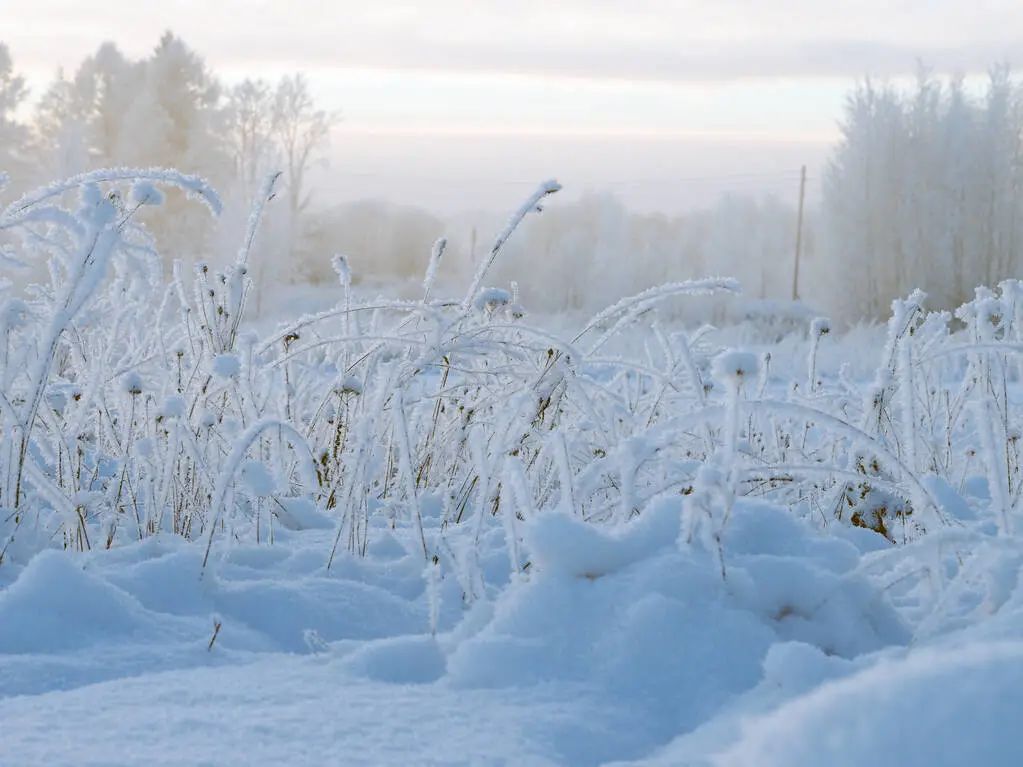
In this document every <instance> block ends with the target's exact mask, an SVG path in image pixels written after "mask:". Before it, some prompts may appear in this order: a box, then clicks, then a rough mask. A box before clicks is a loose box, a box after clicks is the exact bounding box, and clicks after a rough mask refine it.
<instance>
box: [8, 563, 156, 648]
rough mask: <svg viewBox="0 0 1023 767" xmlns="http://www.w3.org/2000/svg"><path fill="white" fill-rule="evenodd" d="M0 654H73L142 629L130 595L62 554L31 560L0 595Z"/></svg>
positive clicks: (143, 625)
mask: <svg viewBox="0 0 1023 767" xmlns="http://www.w3.org/2000/svg"><path fill="white" fill-rule="evenodd" d="M0 627H3V628H2V630H0V653H38V652H54V651H60V650H74V649H77V648H80V647H85V646H89V645H94V644H98V643H101V642H103V641H105V640H107V639H109V638H110V637H112V636H117V635H126V634H128V635H131V634H140V633H142V632H143V631H144V630H145V629H146V628H147V623H146V620H145V617H144V610H143V608H142V606H141V605H140V604H139V603H138V602H137V601H136V600H135V599H133V598H132V597H131V596H129V595H128V594H125V593H124V592H123V591H121V590H120V589H118V588H116V587H115V586H112V585H110V584H109V583H107V582H105V581H103V580H101V579H99V578H96V577H94V576H92V575H90V574H89V573H87V572H85V571H83V570H82V568H81V567H79V566H78V565H76V564H75V562H74V560H73V559H72V558H71V557H70V556H68V554H67V553H65V552H62V551H44V552H41V553H40V554H38V555H37V556H36V557H34V558H33V559H32V561H31V562H29V564H28V565H27V566H26V567H25V569H24V570H22V571H21V573H20V574H19V576H18V579H17V580H16V581H15V582H14V583H13V584H12V585H11V586H10V588H8V589H5V590H3V591H0Z"/></svg>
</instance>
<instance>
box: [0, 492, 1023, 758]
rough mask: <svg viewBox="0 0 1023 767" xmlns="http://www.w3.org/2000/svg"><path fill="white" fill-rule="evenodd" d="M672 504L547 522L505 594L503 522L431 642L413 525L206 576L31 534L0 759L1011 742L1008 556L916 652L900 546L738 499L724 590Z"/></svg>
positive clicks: (542, 753)
mask: <svg viewBox="0 0 1023 767" xmlns="http://www.w3.org/2000/svg"><path fill="white" fill-rule="evenodd" d="M680 510H681V503H680V502H679V501H677V500H665V501H662V502H659V503H657V504H654V505H652V506H651V507H650V508H649V509H648V510H647V512H646V513H645V514H644V515H642V516H641V517H639V518H637V519H636V520H634V521H632V522H629V523H627V524H624V525H619V526H617V527H608V528H603V527H601V528H598V527H595V526H593V525H590V524H587V523H585V522H583V521H581V520H579V519H578V518H576V517H574V516H572V515H570V514H568V513H564V512H558V511H551V512H546V513H544V514H541V515H537V516H536V517H535V518H534V519H533V520H531V521H530V522H529V523H528V524H527V525H526V526H525V530H524V531H523V535H522V539H523V540H522V544H523V546H524V549H525V553H526V555H528V556H529V557H530V562H531V566H530V568H529V569H528V571H527V572H528V574H526V575H519V576H517V577H516V578H515V579H513V581H512V582H511V583H509V582H508V559H507V555H506V554H505V552H504V534H505V531H504V530H503V529H502V526H501V525H500V524H499V523H497V522H493V523H492V525H491V526H490V527H487V528H486V529H484V531H483V533H482V536H483V539H482V543H481V550H482V552H483V554H482V558H483V563H482V566H483V568H484V570H485V572H486V574H487V577H488V582H493V583H495V584H497V585H496V586H495V587H494V588H493V589H492V590H491V591H490V592H489V593H488V598H486V599H483V600H480V601H477V602H475V603H474V604H473V605H472V606H466V605H465V604H464V603H463V598H462V591H461V588H460V587H459V585H458V584H456V583H454V582H453V581H452V580H451V579H449V578H446V579H444V580H442V581H441V583H440V589H439V591H440V614H439V630H438V633H437V634H436V636H432V635H431V634H430V633H429V625H430V621H429V604H428V599H427V593H426V586H425V580H424V578H423V568H422V555H421V552H417V551H416V547H415V539H414V537H413V535H412V533H411V531H410V530H406V529H404V528H402V527H400V526H399V527H398V528H396V529H391V528H390V527H388V526H386V525H383V524H381V525H380V526H379V528H378V529H375V530H374V533H373V535H372V536H371V541H372V544H371V547H370V550H369V552H368V555H367V556H366V557H365V558H358V557H353V556H351V555H345V556H344V557H340V558H338V559H337V560H335V562H334V564H333V566H332V567H331V569H330V570H327V569H326V567H325V554H326V552H327V551H328V549H329V543H330V537H331V532H330V531H329V530H317V529H304V530H302V531H300V532H290V531H288V530H282V531H280V532H279V533H278V539H277V541H276V542H275V544H274V545H273V546H267V545H262V546H257V545H235V546H232V547H227V546H224V547H217V548H215V549H214V553H213V555H212V557H211V564H210V566H209V567H208V568H207V570H206V571H205V572H204V573H203V571H202V569H201V558H202V552H201V550H200V549H199V548H198V547H196V546H195V545H194V544H190V543H186V542H184V541H182V540H180V539H179V538H177V537H174V536H170V535H158V536H155V537H153V538H149V539H146V540H145V541H143V542H141V543H138V544H132V545H128V546H123V547H121V548H118V549H114V550H111V551H103V552H96V553H84V554H72V553H68V552H62V551H52V550H51V551H45V552H43V553H41V554H39V555H37V556H36V557H34V558H33V559H32V560H30V561H29V563H28V564H27V565H26V566H24V567H23V568H21V569H20V570H19V571H18V572H17V573H16V576H15V577H13V580H12V581H10V582H7V583H6V585H5V587H4V588H3V589H2V591H0V627H2V628H0V721H2V722H3V723H4V725H3V737H2V738H0V764H3V765H76V766H81V765H172V764H174V765H176V764H197V765H198V764H203V765H263V764H266V765H270V764H289V765H325V764H367V765H370V764H395V765H397V764H410V763H413V762H414V763H417V764H481V765H488V764H494V765H503V764H526V765H529V764H537V765H542V764H579V765H591V764H602V763H607V762H612V761H615V760H620V761H625V762H628V761H630V760H646V763H649V764H708V765H712V764H713V765H717V764H721V765H816V764H834V765H845V764H849V765H853V764H857V765H858V764H878V765H882V764H892V765H894V764H899V765H915V764H919V765H944V764H948V765H952V764H986V765H1002V764H1005V765H1009V764H1018V763H1020V760H1021V759H1023V734H1021V733H1020V731H1019V729H1018V727H1014V726H1013V723H1014V722H1017V721H1018V718H1019V712H1020V711H1021V710H1023V697H1021V695H1023V693H1021V690H1023V642H1021V641H1019V640H1018V639H1014V638H1013V634H1014V633H1016V636H1017V637H1018V629H1019V628H1020V627H1021V626H1023V620H1021V616H1023V594H1021V593H1020V589H1019V588H1018V584H1016V582H1015V577H1016V576H1017V575H1018V565H1019V562H1018V560H1016V561H1015V565H1016V571H1015V573H1013V574H1012V576H1013V577H1012V578H1011V579H1010V580H1011V586H1010V588H1009V596H1008V597H1007V598H1006V599H1005V601H1004V603H1003V604H1002V605H1001V608H1000V609H999V610H998V611H997V612H996V613H995V615H993V616H992V617H991V618H990V620H988V621H987V622H986V623H984V624H983V628H979V627H978V626H977V625H971V626H967V627H965V628H956V629H954V630H948V631H939V632H937V633H936V634H935V636H934V637H932V638H931V639H930V640H928V641H927V642H925V643H923V645H922V646H917V645H916V644H910V639H911V631H910V626H909V624H908V621H907V619H906V618H905V617H904V616H900V614H899V611H898V610H896V608H894V607H893V606H892V604H891V603H890V602H889V600H888V599H887V597H886V595H885V594H884V593H883V592H882V591H881V590H879V589H878V588H877V586H876V585H875V584H873V583H872V582H871V581H870V580H869V579H868V578H866V577H865V576H864V575H863V574H862V572H863V569H864V562H865V561H868V560H869V559H870V558H871V557H877V556H879V555H880V556H883V555H884V554H885V553H886V552H890V551H891V550H892V549H891V548H890V547H889V545H888V544H887V542H885V541H884V540H883V539H881V538H880V536H876V535H875V534H873V533H869V532H866V531H856V532H857V533H859V532H862V533H863V534H862V535H859V534H857V535H854V536H848V538H849V539H848V540H844V539H843V538H842V537H838V536H834V535H830V534H828V535H825V534H821V533H820V532H818V531H815V530H813V529H812V528H810V527H809V526H807V525H805V524H804V523H802V522H800V521H798V520H796V519H795V518H793V517H792V515H791V514H790V513H789V512H787V511H785V510H783V509H781V508H779V507H775V506H772V505H769V504H766V503H762V502H756V501H750V500H745V501H740V502H739V503H738V504H737V505H736V507H735V509H734V510H733V516H732V520H731V522H730V524H729V526H728V528H727V530H726V538H725V540H724V542H723V543H724V551H725V562H724V565H725V568H726V577H725V578H724V579H722V577H721V574H720V566H719V565H720V563H719V562H718V561H717V559H716V554H715V553H713V552H708V551H704V550H703V549H702V548H701V547H699V546H697V545H691V544H688V543H686V542H685V541H684V540H680V525H679V520H680ZM424 524H425V525H426V527H427V533H428V534H429V533H430V532H431V526H432V525H433V526H435V525H436V521H435V520H431V518H429V517H427V518H426V519H425V520H424ZM2 572H3V573H4V577H5V578H8V579H10V578H11V572H12V569H11V568H5V569H4V570H3V571H2ZM200 573H202V575H201V577H200ZM216 625H219V626H220V628H219V630H216V638H215V640H214V641H213V643H212V647H210V646H209V645H210V640H211V638H212V637H213V636H214V633H215V626H216Z"/></svg>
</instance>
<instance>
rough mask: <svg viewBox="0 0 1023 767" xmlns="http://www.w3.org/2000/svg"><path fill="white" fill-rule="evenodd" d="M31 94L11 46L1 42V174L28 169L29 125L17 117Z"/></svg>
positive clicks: (17, 174) (13, 174) (19, 173)
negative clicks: (8, 48) (10, 49)
mask: <svg viewBox="0 0 1023 767" xmlns="http://www.w3.org/2000/svg"><path fill="white" fill-rule="evenodd" d="M27 95H28V89H27V88H26V87H25V80H24V78H23V77H20V76H19V75H16V74H15V73H14V64H13V62H12V61H11V55H10V53H9V51H8V50H7V47H6V46H5V45H4V44H3V43H0V173H7V174H9V175H10V177H11V178H12V179H18V178H20V177H21V176H22V175H23V174H24V172H25V170H26V168H27V164H28V163H27V157H26V156H25V150H26V149H27V144H28V138H29V133H28V128H26V127H25V125H23V124H22V123H21V122H20V121H19V120H18V117H17V111H18V108H19V107H20V106H21V104H22V103H23V102H24V100H25V97H26V96H27Z"/></svg>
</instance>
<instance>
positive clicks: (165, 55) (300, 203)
mask: <svg viewBox="0 0 1023 767" xmlns="http://www.w3.org/2000/svg"><path fill="white" fill-rule="evenodd" d="M32 96H33V101H34V105H30V103H29V93H28V91H27V89H26V87H25V82H24V79H23V78H21V77H19V76H18V75H17V73H16V71H15V67H14V64H13V62H12V61H11V58H10V56H9V54H8V52H7V49H6V48H5V47H4V46H3V43H2V41H0V168H3V169H4V170H5V171H7V173H8V175H9V182H10V186H11V188H12V189H13V190H14V191H16V192H25V191H27V190H29V189H31V188H33V187H36V186H39V185H42V184H44V183H47V182H49V181H50V180H51V179H53V178H66V177H70V176H73V175H75V174H79V173H84V172H86V171H89V170H94V169H98V168H104V167H115V166H131V167H153V166H160V167H173V168H177V169H180V170H181V171H182V172H186V173H201V174H202V175H203V177H204V178H208V179H209V180H210V182H211V183H212V184H214V185H215V186H216V188H217V189H218V190H219V191H220V193H221V195H222V196H223V199H224V204H225V216H224V217H223V218H222V219H221V220H220V221H219V225H218V226H216V227H215V226H213V224H212V222H211V221H210V220H209V218H208V217H205V216H203V215H202V214H201V213H200V212H198V211H197V210H196V209H195V208H194V206H191V205H188V204H186V203H185V201H184V200H183V199H181V198H180V196H178V195H173V194H172V195H171V196H170V197H169V198H168V200H167V203H166V205H167V210H168V212H169V213H170V214H171V215H170V216H167V217H160V218H154V219H153V220H150V221H147V224H148V226H149V229H150V230H151V231H152V232H153V233H154V234H155V235H156V236H157V237H158V239H159V240H160V242H161V246H162V247H163V248H164V250H165V251H166V252H168V253H172V254H174V255H175V256H178V257H185V256H187V257H189V258H198V257H203V256H204V255H205V254H208V253H213V252H217V251H220V250H222V249H223V248H224V247H225V246H226V244H227V243H229V242H235V241H237V240H238V239H239V238H240V237H241V235H242V233H243V232H244V231H245V224H246V216H247V211H248V201H249V200H250V199H251V197H252V195H253V194H255V192H256V189H257V188H258V186H259V184H260V183H261V181H262V179H263V177H264V176H265V175H266V174H267V173H268V172H270V171H271V170H274V171H281V172H282V177H281V180H280V184H279V187H278V191H279V194H280V196H281V198H282V200H283V203H284V204H280V205H276V206H274V207H273V209H272V210H269V211H267V216H268V221H267V224H268V227H267V230H268V233H269V234H270V239H269V240H268V241H267V245H268V248H269V249H272V250H273V252H274V253H275V254H276V260H278V261H281V260H283V261H284V262H285V264H286V263H287V261H289V260H290V259H291V258H293V257H294V256H295V254H296V244H297V242H298V239H299V237H300V234H301V231H302V224H303V221H302V218H303V215H304V214H305V212H306V210H307V208H308V206H309V202H310V191H311V190H310V186H309V182H308V174H309V172H310V170H311V168H312V167H313V166H314V164H315V163H317V162H319V161H320V160H321V159H322V156H321V150H322V149H323V146H324V144H325V142H326V141H327V138H328V133H329V130H330V126H331V124H332V122H333V121H334V119H335V117H334V115H331V114H329V113H327V112H325V111H324V110H322V109H319V108H318V107H317V105H316V104H315V102H314V100H313V98H312V95H311V94H310V90H309V87H308V84H307V82H306V80H305V78H304V77H303V76H302V75H301V74H294V75H285V76H283V77H281V78H280V79H279V80H278V81H277V82H275V83H271V82H267V81H264V80H252V79H247V80H244V81H242V82H240V83H238V84H236V85H234V86H231V87H228V86H225V85H224V84H223V83H222V82H221V81H220V80H219V79H218V78H217V77H216V76H215V74H214V73H213V72H211V71H210V70H209V68H208V67H207V66H206V64H205V62H204V61H203V59H202V58H201V57H200V56H199V55H198V54H197V53H196V52H195V51H193V50H191V49H190V48H189V47H188V46H187V45H186V44H185V42H184V41H183V40H181V39H180V38H178V37H176V36H175V35H173V34H171V33H169V32H168V33H166V34H165V35H164V36H163V37H162V38H161V39H160V41H159V43H158V44H157V46H156V47H155V48H154V49H153V51H152V52H151V53H150V54H149V55H148V56H146V57H144V58H141V59H137V60H136V59H131V58H129V57H127V56H125V55H124V54H123V53H122V52H121V51H120V49H118V47H117V46H116V45H114V44H113V43H104V44H103V45H101V46H100V48H99V49H98V50H97V51H96V53H95V54H93V55H92V56H89V57H88V58H86V59H85V60H84V61H82V62H81V64H80V65H79V66H78V68H77V69H76V70H75V71H74V72H72V73H64V72H63V71H61V72H58V73H57V75H56V77H55V79H54V80H53V81H52V82H51V83H50V84H49V86H48V87H47V88H46V90H45V91H44V92H43V93H38V94H32ZM29 106H32V109H31V111H29V109H28V108H29ZM25 115H27V116H25ZM282 254H283V255H284V258H283V259H282V258H281V257H280V256H281V255H282Z"/></svg>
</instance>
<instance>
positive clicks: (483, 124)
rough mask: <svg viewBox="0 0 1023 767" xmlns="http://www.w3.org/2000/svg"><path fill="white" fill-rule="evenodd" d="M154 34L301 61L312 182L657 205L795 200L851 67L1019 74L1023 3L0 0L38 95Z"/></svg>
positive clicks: (349, 193)
mask: <svg viewBox="0 0 1023 767" xmlns="http://www.w3.org/2000/svg"><path fill="white" fill-rule="evenodd" d="M165 29H172V30H173V31H175V32H176V33H178V34H179V35H181V36H182V37H183V38H184V39H185V41H186V42H188V43H189V44H190V45H191V46H192V47H193V48H195V49H196V50H198V51H199V52H200V53H201V54H202V55H203V56H204V57H205V58H206V60H207V61H208V63H209V64H210V66H211V68H213V69H214V70H215V71H216V72H217V73H218V74H220V75H221V76H222V77H224V78H225V79H227V80H229V81H234V80H238V79H241V78H243V77H246V76H262V77H274V76H276V75H278V74H280V73H283V72H289V71H294V70H304V71H306V72H307V73H308V75H309V77H310V80H311V82H312V84H313V87H314V90H315V92H316V95H317V97H318V99H319V101H320V102H321V103H322V104H323V105H324V106H325V107H328V108H330V109H336V110H340V111H341V112H342V113H343V116H344V120H343V122H342V123H341V124H340V125H339V127H338V129H337V130H336V131H335V133H334V135H333V138H332V145H331V148H330V151H329V156H330V172H329V174H325V175H324V177H323V178H322V179H321V183H322V184H323V186H324V188H325V189H326V190H327V191H328V192H329V194H330V195H332V196H333V197H336V198H339V199H340V198H353V197H361V196H383V197H389V198H391V199H394V200H397V201H401V202H415V201H418V202H420V203H422V204H424V205H426V206H428V207H434V208H438V209H444V210H451V209H458V208H463V207H465V208H467V207H474V206H479V205H483V206H498V205H502V206H508V205H511V204H513V202H514V201H515V199H516V198H517V197H519V196H521V195H522V194H524V193H526V192H527V191H528V190H529V187H530V186H531V185H533V184H534V183H535V182H536V181H537V180H539V179H541V178H546V177H549V176H556V177H558V178H559V179H560V180H561V181H562V182H563V183H565V184H566V188H567V189H568V190H570V191H574V192H576V193H578V192H581V191H583V190H586V189H590V188H594V189H600V188H611V187H613V188H616V189H617V190H618V193H619V194H620V195H621V196H622V197H623V198H624V199H626V200H627V201H628V202H629V204H630V205H633V206H635V207H638V208H643V209H654V210H666V211H671V210H676V209H678V208H681V207H684V206H687V205H690V204H693V203H700V202H705V201H707V200H709V199H711V198H712V197H713V196H715V195H716V194H718V193H719V192H721V191H724V190H736V191H760V190H770V191H777V192H779V193H782V194H787V195H789V196H793V195H794V194H795V191H796V188H797V183H796V181H797V178H798V168H799V165H800V164H801V163H804V162H805V163H807V164H808V165H809V166H810V167H811V173H812V174H814V173H815V171H817V170H818V168H819V165H820V162H821V160H822V158H823V157H824V156H825V154H826V151H827V146H828V144H829V143H830V142H831V141H832V140H833V139H834V137H835V135H836V127H835V123H836V120H837V118H838V117H839V114H840V110H841V105H842V100H843V97H844V93H845V91H846V90H847V89H848V88H849V86H850V85H851V84H852V82H853V81H854V80H855V78H857V77H861V76H863V75H865V74H870V75H872V76H876V77H888V78H893V79H895V78H900V77H904V76H907V75H909V74H911V73H912V72H913V71H914V69H915V67H916V62H917V61H918V60H921V61H923V62H925V63H926V64H928V65H929V66H931V67H932V68H934V69H935V70H936V71H938V72H960V73H964V74H967V75H970V74H978V75H979V74H981V73H983V72H984V71H985V70H986V69H987V68H988V66H990V65H991V64H992V63H994V62H997V61H1010V62H1015V63H1017V64H1018V65H1019V66H1021V67H1023V0H970V1H968V0H887V1H885V0H859V1H858V2H846V1H845V0H773V1H771V2H768V1H766V0H622V1H620V2H612V1H611V0H544V1H543V2H540V0H519V1H518V2H512V0H503V1H499V0H420V1H419V2H416V3H406V2H387V0H373V1H369V0H364V1H363V2H348V1H347V0H333V1H330V0H244V1H243V0H158V1H157V0H130V1H129V0H103V2H100V3H86V2H82V1H81V0H0V40H2V41H4V42H6V43H7V44H8V45H9V46H10V48H11V52H12V54H13V56H14V59H15V63H16V66H17V67H18V68H19V69H20V70H21V71H22V72H24V73H25V74H27V75H28V77H29V79H30V82H31V83H32V85H33V86H34V87H35V89H36V90H37V91H38V90H39V89H40V88H41V87H42V86H43V85H44V84H45V82H46V81H47V80H48V79H49V78H50V77H51V76H52V74H53V73H54V72H55V71H56V69H57V68H58V67H64V68H65V69H73V68H74V67H75V66H76V64H77V63H78V62H79V61H80V60H81V59H82V58H83V57H84V56H86V55H88V54H89V53H91V52H93V51H94V50H95V49H96V48H97V46H98V45H99V44H100V43H101V42H102V41H104V40H113V41H114V42H116V43H117V44H118V45H119V46H120V47H121V48H122V50H124V52H125V53H126V54H128V55H130V56H143V55H145V54H146V53H147V51H148V50H150V49H151V48H152V47H153V46H154V45H155V43H156V41H157V40H158V38H159V36H160V34H161V32H162V31H163V30H165Z"/></svg>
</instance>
